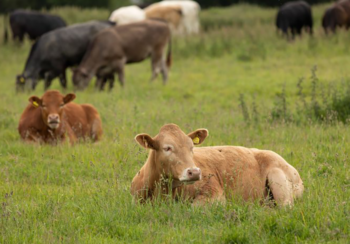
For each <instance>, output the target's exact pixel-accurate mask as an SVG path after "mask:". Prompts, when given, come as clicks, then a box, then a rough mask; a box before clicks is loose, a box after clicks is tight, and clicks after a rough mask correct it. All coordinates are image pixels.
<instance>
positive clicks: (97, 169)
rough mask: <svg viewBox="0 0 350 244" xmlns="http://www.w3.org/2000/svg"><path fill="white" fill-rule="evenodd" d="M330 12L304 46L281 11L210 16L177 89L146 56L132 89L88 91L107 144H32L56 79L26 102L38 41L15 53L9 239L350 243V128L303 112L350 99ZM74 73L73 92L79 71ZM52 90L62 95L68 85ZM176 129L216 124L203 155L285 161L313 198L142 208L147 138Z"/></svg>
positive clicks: (4, 49) (3, 231) (5, 232)
mask: <svg viewBox="0 0 350 244" xmlns="http://www.w3.org/2000/svg"><path fill="white" fill-rule="evenodd" d="M326 7H327V5H316V6H314V7H313V14H314V20H315V33H314V36H313V37H309V36H308V35H306V34H304V35H303V36H302V38H296V39H295V40H294V41H286V40H285V39H284V38H282V37H281V36H280V35H278V34H277V33H276V29H275V26H274V17H275V14H276V9H273V8H259V7H257V6H253V5H245V4H240V5H235V6H232V7H230V8H226V9H220V8H212V9H207V10H203V11H202V13H201V23H202V28H203V32H202V33H201V34H200V35H198V36H193V37H186V38H185V37H176V38H174V45H173V66H172V69H171V72H170V78H169V81H168V84H167V85H166V86H164V85H162V82H161V79H160V78H159V79H158V80H157V81H155V82H153V83H150V82H149V79H150V77H151V70H150V62H149V60H146V61H144V62H142V63H139V64H134V65H129V66H127V68H126V87H125V88H124V89H121V88H120V86H119V85H118V83H116V86H115V88H114V90H113V91H111V92H96V91H95V90H94V89H93V85H94V84H93V83H94V81H93V82H91V84H90V86H89V88H88V89H87V90H86V91H83V92H78V93H77V99H76V102H78V103H91V104H93V105H94V106H95V107H96V108H97V109H98V110H99V112H100V114H101V117H102V121H103V128H104V136H103V139H102V141H101V142H99V143H96V144H91V143H85V144H79V145H75V146H74V147H71V146H70V145H69V144H68V143H65V144H62V145H59V146H49V145H32V144H26V143H23V142H22V141H21V140H20V138H19V135H18V132H17V125H18V121H19V117H20V115H21V113H22V111H23V110H24V108H25V106H26V105H27V104H28V98H29V96H31V95H34V94H35V95H38V96H40V95H42V93H43V82H40V83H39V85H38V86H37V89H36V90H35V91H34V92H30V93H18V94H17V93H16V92H15V76H16V75H17V74H19V73H21V72H22V70H23V68H24V63H25V60H26V57H27V55H28V52H29V49H30V45H31V43H30V42H29V41H27V42H26V43H25V44H24V45H23V46H19V45H17V44H15V43H12V42H11V43H9V44H7V45H3V44H1V45H0V57H1V58H0V101H1V103H0V242H1V243H301V242H304V243H349V239H350V225H349V222H350V169H349V150H350V133H349V128H348V124H347V123H346V122H347V120H345V122H341V121H338V120H337V119H334V118H333V119H329V120H318V119H315V118H313V117H312V116H309V115H307V114H303V113H306V112H307V111H308V110H307V109H306V107H307V106H309V104H312V103H313V102H315V100H317V101H318V102H319V104H327V102H329V101H328V100H327V99H330V95H327V94H330V93H331V94H333V93H334V91H336V92H338V93H344V94H345V95H346V93H347V92H348V90H347V88H348V84H349V78H350V75H349V72H348V71H349V65H350V45H349V43H350V32H346V31H344V30H340V31H338V33H337V34H336V35H334V36H325V35H324V33H323V30H322V29H321V27H320V21H321V20H320V19H321V16H322V14H323V12H324V10H325V8H326ZM50 12H53V13H57V14H60V15H61V16H62V17H63V18H64V19H66V20H67V22H68V23H70V24H73V23H77V22H83V21H87V20H90V19H106V18H107V17H108V14H109V11H108V10H102V9H88V10H81V9H78V8H73V7H67V8H58V9H53V10H51V11H50ZM0 17H1V18H0V19H3V18H2V16H0ZM0 33H3V23H0ZM0 42H1V39H0ZM315 67H316V68H315ZM311 70H313V71H311ZM312 74H313V75H312ZM68 76H69V82H68V83H69V89H68V91H72V90H73V87H72V83H71V72H70V71H69V72H68ZM301 79H303V82H302V83H300V80H301ZM298 82H299V86H298ZM300 84H301V85H300ZM300 87H302V88H303V89H302V92H301V88H300ZM51 88H52V89H59V90H60V89H61V88H60V86H59V82H58V80H55V81H54V82H53V85H52V87H51ZM68 91H67V92H68ZM301 94H302V95H301ZM345 95H344V96H345ZM305 104H306V105H305ZM276 114H277V116H276ZM287 114H288V115H289V116H287ZM166 123H176V124H178V125H179V126H180V127H181V128H182V129H183V130H184V131H185V132H190V131H193V130H195V129H197V128H203V127H204V128H207V129H208V130H209V133H210V135H209V137H208V138H207V139H206V141H205V142H204V144H203V146H212V145H240V146H245V147H255V148H261V149H270V150H273V151H275V152H277V153H279V154H280V155H282V156H283V157H284V158H285V159H286V160H287V161H288V162H289V163H290V164H292V165H293V166H294V167H295V168H296V169H297V170H298V171H299V173H300V175H301V178H302V179H303V181H304V184H305V193H304V195H303V197H302V199H301V200H299V201H297V202H296V203H295V206H294V207H293V208H291V209H289V208H271V207H269V206H261V205H259V204H258V203H242V202H237V201H235V200H230V199H229V200H228V202H227V203H226V204H225V205H216V204H214V205H207V206H203V207H193V206H191V204H190V203H187V202H172V201H159V202H155V203H153V204H150V203H147V204H144V205H139V204H135V203H133V201H132V197H131V195H130V184H131V180H132V178H133V176H134V175H135V174H136V172H137V171H138V170H139V169H140V168H141V166H142V165H143V163H144V162H145V160H146V158H147V155H148V152H147V151H146V150H144V149H143V148H141V147H140V146H138V145H137V144H136V142H135V141H134V139H133V138H134V136H135V135H136V134H138V133H142V132H145V133H149V134H150V135H152V136H154V135H156V134H157V133H158V130H159V128H160V127H161V126H162V125H164V124H166Z"/></svg>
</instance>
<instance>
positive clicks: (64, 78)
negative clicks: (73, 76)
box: [60, 71, 67, 91]
mask: <svg viewBox="0 0 350 244" xmlns="http://www.w3.org/2000/svg"><path fill="white" fill-rule="evenodd" d="M60 83H61V86H62V87H63V90H64V91H65V90H66V89H67V76H66V71H63V73H62V74H60Z"/></svg>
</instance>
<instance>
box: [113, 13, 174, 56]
mask: <svg viewBox="0 0 350 244" xmlns="http://www.w3.org/2000/svg"><path fill="white" fill-rule="evenodd" d="M114 29H115V31H116V33H117V35H118V37H119V39H120V44H121V46H122V48H123V51H124V54H125V55H126V57H127V63H133V62H139V61H142V60H144V59H145V58H147V57H148V56H149V55H150V54H151V52H152V50H153V49H154V48H156V47H159V46H164V45H165V44H166V43H167V42H168V41H169V39H170V29H169V27H168V25H167V23H166V22H164V21H156V20H146V21H142V22H137V23H133V24H128V25H121V26H116V27H114Z"/></svg>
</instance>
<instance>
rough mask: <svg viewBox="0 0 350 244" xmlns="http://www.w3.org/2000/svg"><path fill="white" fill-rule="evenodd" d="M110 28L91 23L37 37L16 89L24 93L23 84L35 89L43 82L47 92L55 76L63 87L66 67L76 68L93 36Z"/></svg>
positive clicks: (106, 25)
mask: <svg viewBox="0 0 350 244" xmlns="http://www.w3.org/2000/svg"><path fill="white" fill-rule="evenodd" d="M113 25H114V23H112V22H107V21H90V22H87V23H83V24H76V25H71V26H68V27H66V28H61V29H58V30H54V31H51V32H49V33H47V34H45V35H43V36H42V37H40V38H39V40H38V41H37V42H35V43H34V44H33V46H32V49H31V51H30V54H29V56H28V58H27V62H26V64H25V68H24V71H23V73H22V74H21V75H18V76H17V79H16V88H17V90H21V89H22V90H23V89H24V87H25V85H26V86H27V87H31V88H32V89H35V87H36V85H37V83H38V81H39V80H40V79H45V90H46V89H48V88H49V86H50V85H51V82H52V80H53V79H54V78H56V77H59V78H60V82H61V85H62V87H63V88H66V87H67V79H66V68H67V67H71V66H74V65H78V64H79V63H80V61H81V60H82V58H83V57H84V54H85V52H86V50H87V47H88V45H89V43H90V41H91V40H92V39H93V37H94V36H95V34H96V33H98V32H99V31H101V30H103V29H106V28H109V27H111V26H113Z"/></svg>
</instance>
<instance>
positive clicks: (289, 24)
mask: <svg viewBox="0 0 350 244" xmlns="http://www.w3.org/2000/svg"><path fill="white" fill-rule="evenodd" d="M276 26H277V29H279V30H281V31H282V32H283V34H285V35H286V36H287V37H288V35H289V31H290V32H291V34H292V38H294V36H295V34H298V35H301V30H302V28H304V27H306V28H307V29H308V31H309V33H310V35H311V34H312V27H313V20H312V12H311V7H310V5H309V4H308V3H306V2H305V1H295V2H287V3H285V4H284V5H282V7H281V8H280V9H279V11H278V13H277V17H276Z"/></svg>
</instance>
